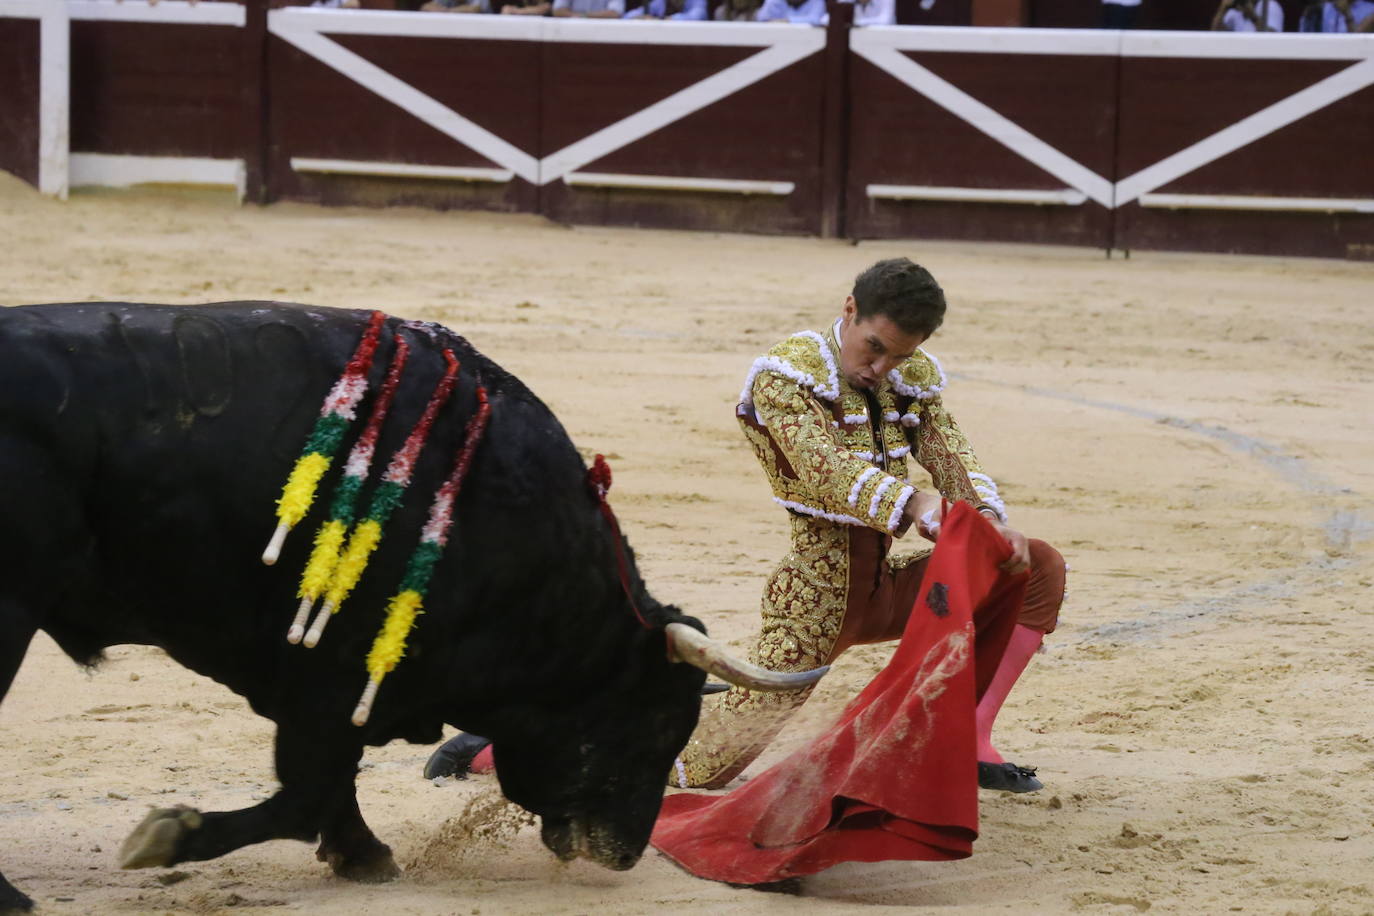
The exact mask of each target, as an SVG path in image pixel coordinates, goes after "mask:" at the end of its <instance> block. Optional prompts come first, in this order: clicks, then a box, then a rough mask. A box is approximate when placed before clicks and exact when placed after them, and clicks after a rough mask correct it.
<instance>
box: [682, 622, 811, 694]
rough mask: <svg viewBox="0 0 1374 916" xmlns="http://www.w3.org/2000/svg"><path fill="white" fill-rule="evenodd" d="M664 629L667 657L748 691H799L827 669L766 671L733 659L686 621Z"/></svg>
mask: <svg viewBox="0 0 1374 916" xmlns="http://www.w3.org/2000/svg"><path fill="white" fill-rule="evenodd" d="M664 632H665V633H666V634H667V636H668V658H669V660H671V661H675V662H686V663H687V664H689V665H691V666H693V667H695V668H700V669H701V670H702V671H705V672H706V673H708V674H714V675H715V676H716V677H718V678H720V679H721V680H723V681H728V682H729V683H731V684H734V685H736V686H737V687H747V688H748V689H750V690H761V691H777V690H801V689H802V688H803V687H810V686H811V685H812V684H814V683H816V682H817V681H819V680H820V679H821V678H822V677H823V676H824V675H825V673H826V672H827V671H829V670H830V666H829V665H822V666H821V667H820V668H813V669H812V670H810V671H795V672H784V671H769V670H768V669H767V668H760V667H759V666H758V665H754V664H750V663H749V662H746V661H741V660H740V659H738V658H734V657H733V656H731V655H730V654H729V653H728V652H726V651H725V648H724V647H723V646H722V645H721V644H720V643H718V642H716V641H715V640H714V639H712V638H711V637H709V636H707V635H706V634H705V633H702V632H701V631H700V630H697V629H693V628H692V627H689V626H687V624H685V623H670V624H668V626H666V627H665V628H664Z"/></svg>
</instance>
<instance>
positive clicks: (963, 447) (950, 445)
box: [912, 396, 1007, 521]
mask: <svg viewBox="0 0 1374 916" xmlns="http://www.w3.org/2000/svg"><path fill="white" fill-rule="evenodd" d="M912 439H913V440H914V441H913V442H912V454H913V455H915V456H916V460H917V462H919V463H920V465H921V467H923V468H925V469H926V471H927V472H928V473H929V474H930V478H931V480H932V481H934V483H935V489H937V490H939V491H940V495H941V496H943V497H945V498H946V499H948V500H951V501H959V500H962V501H964V502H966V503H969V504H971V505H973V506H974V507H976V508H979V509H982V508H987V509H991V510H992V511H993V512H996V513H997V517H998V518H1000V519H1001V520H1002V521H1006V520H1007V512H1006V507H1005V506H1004V505H1003V504H1002V497H1001V496H1000V495H999V494H998V492H997V484H996V483H995V482H994V481H993V479H992V478H991V477H989V476H988V475H987V474H986V473H984V471H983V466H982V465H981V464H979V463H978V456H977V455H975V454H974V453H973V446H972V445H970V444H969V441H968V437H967V436H965V435H964V433H963V430H961V429H959V424H957V423H955V422H954V417H953V416H951V415H950V412H949V411H948V410H946V409H945V405H944V403H943V402H942V401H941V399H940V398H939V397H938V396H937V397H934V398H931V399H930V400H928V401H925V402H924V403H922V405H921V423H920V425H919V426H917V427H916V429H915V430H914V435H913V436H912Z"/></svg>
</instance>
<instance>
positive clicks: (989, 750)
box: [977, 623, 1044, 763]
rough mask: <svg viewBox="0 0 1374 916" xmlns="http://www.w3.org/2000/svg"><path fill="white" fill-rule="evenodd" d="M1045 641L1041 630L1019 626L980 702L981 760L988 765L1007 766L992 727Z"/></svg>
mask: <svg viewBox="0 0 1374 916" xmlns="http://www.w3.org/2000/svg"><path fill="white" fill-rule="evenodd" d="M1043 639H1044V634H1043V633H1041V632H1040V631H1039V630H1032V629H1031V628H1030V627H1027V626H1022V625H1021V624H1019V623H1018V624H1017V625H1016V629H1014V630H1012V633H1011V639H1010V640H1009V641H1008V642H1007V651H1005V652H1004V653H1002V661H1001V662H999V663H998V665H997V672H996V673H995V674H994V675H993V676H992V683H991V684H989V685H988V689H987V691H986V692H985V693H984V694H983V698H982V699H981V700H979V701H978V712H977V726H978V759H979V760H981V761H983V762H984V763H1003V762H1004V761H1003V760H1002V755H1001V754H999V753H997V749H996V748H995V747H993V746H992V723H993V721H994V720H995V719H996V718H997V713H998V711H999V710H1000V709H1001V708H1002V703H1003V702H1004V701H1005V700H1006V698H1007V694H1009V693H1011V688H1012V686H1013V685H1015V684H1016V679H1017V678H1019V677H1020V676H1021V672H1022V671H1025V670H1026V665H1027V664H1028V663H1029V662H1030V660H1031V656H1032V655H1034V654H1035V651H1036V650H1037V649H1039V648H1040V642H1041V640H1043Z"/></svg>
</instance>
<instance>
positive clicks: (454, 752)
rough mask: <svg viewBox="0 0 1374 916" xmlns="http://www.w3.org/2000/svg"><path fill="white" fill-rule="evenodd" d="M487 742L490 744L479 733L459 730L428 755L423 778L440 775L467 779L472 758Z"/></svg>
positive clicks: (433, 777) (434, 777)
mask: <svg viewBox="0 0 1374 916" xmlns="http://www.w3.org/2000/svg"><path fill="white" fill-rule="evenodd" d="M488 744H491V741H490V740H489V739H487V738H483V737H482V736H481V735H470V734H468V733H467V732H459V733H458V734H457V735H455V736H454V737H452V738H450V739H448V740H447V741H445V742H444V743H443V744H441V745H439V747H438V749H437V750H435V752H434V753H433V754H430V755H429V759H428V760H426V761H425V779H437V778H439V777H440V776H453V777H455V778H457V779H467V778H468V770H469V769H470V768H471V767H472V758H474V757H476V756H477V755H478V754H479V753H480V752H481V750H482V748H484V747H486V746H487V745H488Z"/></svg>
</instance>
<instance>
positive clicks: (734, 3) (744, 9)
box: [713, 0, 759, 22]
mask: <svg viewBox="0 0 1374 916" xmlns="http://www.w3.org/2000/svg"><path fill="white" fill-rule="evenodd" d="M758 11H759V0H724V2H723V3H721V5H720V6H718V7H716V14H715V16H714V17H713V18H714V19H715V20H716V21H717V22H753V21H754V17H755V16H756V15H757V14H758Z"/></svg>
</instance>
